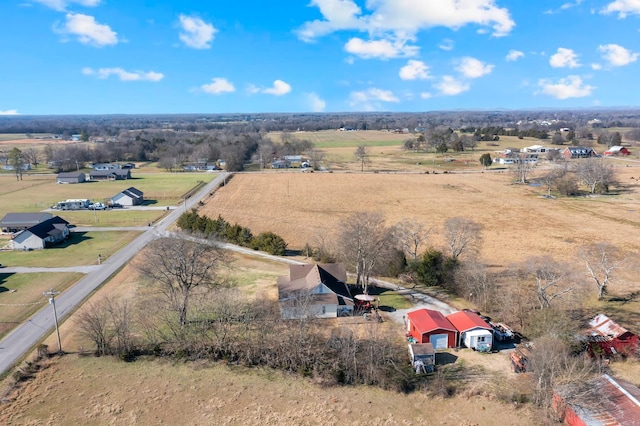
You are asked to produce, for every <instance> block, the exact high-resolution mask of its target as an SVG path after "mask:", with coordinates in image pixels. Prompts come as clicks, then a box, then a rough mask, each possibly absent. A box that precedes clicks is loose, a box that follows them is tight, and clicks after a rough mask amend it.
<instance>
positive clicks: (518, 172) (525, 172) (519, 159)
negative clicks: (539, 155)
mask: <svg viewBox="0 0 640 426" xmlns="http://www.w3.org/2000/svg"><path fill="white" fill-rule="evenodd" d="M526 156H527V154H526V153H518V154H516V157H515V159H514V161H515V162H514V164H513V167H512V168H511V172H512V173H513V176H514V178H515V181H516V182H517V183H527V178H528V177H529V174H530V173H531V170H532V169H533V163H532V162H531V161H529V159H528V158H527V157H526Z"/></svg>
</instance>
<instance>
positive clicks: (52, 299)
mask: <svg viewBox="0 0 640 426" xmlns="http://www.w3.org/2000/svg"><path fill="white" fill-rule="evenodd" d="M42 294H43V295H45V296H49V304H50V305H51V306H53V319H54V321H55V324H56V336H57V337H58V354H60V355H62V343H60V329H59V328H58V312H56V294H60V292H59V291H53V289H50V290H49V291H43V292H42Z"/></svg>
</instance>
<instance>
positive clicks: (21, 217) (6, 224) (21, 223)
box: [0, 212, 53, 232]
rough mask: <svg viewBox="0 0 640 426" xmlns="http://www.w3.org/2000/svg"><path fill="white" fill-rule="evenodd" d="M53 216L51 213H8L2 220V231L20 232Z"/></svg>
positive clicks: (0, 224) (0, 222)
mask: <svg viewBox="0 0 640 426" xmlns="http://www.w3.org/2000/svg"><path fill="white" fill-rule="evenodd" d="M52 217H53V215H52V214H51V213H43V212H35V213H7V214H5V215H4V217H3V218H2V221H0V227H2V232H18V231H24V230H25V229H28V228H31V227H32V226H34V225H37V224H39V223H42V222H44V221H46V220H49V219H51V218H52Z"/></svg>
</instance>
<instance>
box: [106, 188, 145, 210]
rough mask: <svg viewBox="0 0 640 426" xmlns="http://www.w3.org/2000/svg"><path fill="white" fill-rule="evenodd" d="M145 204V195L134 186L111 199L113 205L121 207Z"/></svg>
mask: <svg viewBox="0 0 640 426" xmlns="http://www.w3.org/2000/svg"><path fill="white" fill-rule="evenodd" d="M143 202H144V194H143V193H142V191H140V190H139V189H136V188H134V187H133V186H132V187H130V188H127V189H125V190H124V191H122V192H119V193H117V194H116V195H114V196H113V197H111V203H112V204H120V205H121V206H138V205H140V204H142V203H143Z"/></svg>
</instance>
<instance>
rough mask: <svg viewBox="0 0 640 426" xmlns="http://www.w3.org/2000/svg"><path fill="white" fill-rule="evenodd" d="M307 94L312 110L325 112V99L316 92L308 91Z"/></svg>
mask: <svg viewBox="0 0 640 426" xmlns="http://www.w3.org/2000/svg"><path fill="white" fill-rule="evenodd" d="M306 96H307V102H309V107H310V108H311V111H312V112H324V109H325V108H326V106H327V103H326V102H325V101H324V99H322V98H320V96H318V95H317V94H315V93H314V92H311V93H307V95H306Z"/></svg>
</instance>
